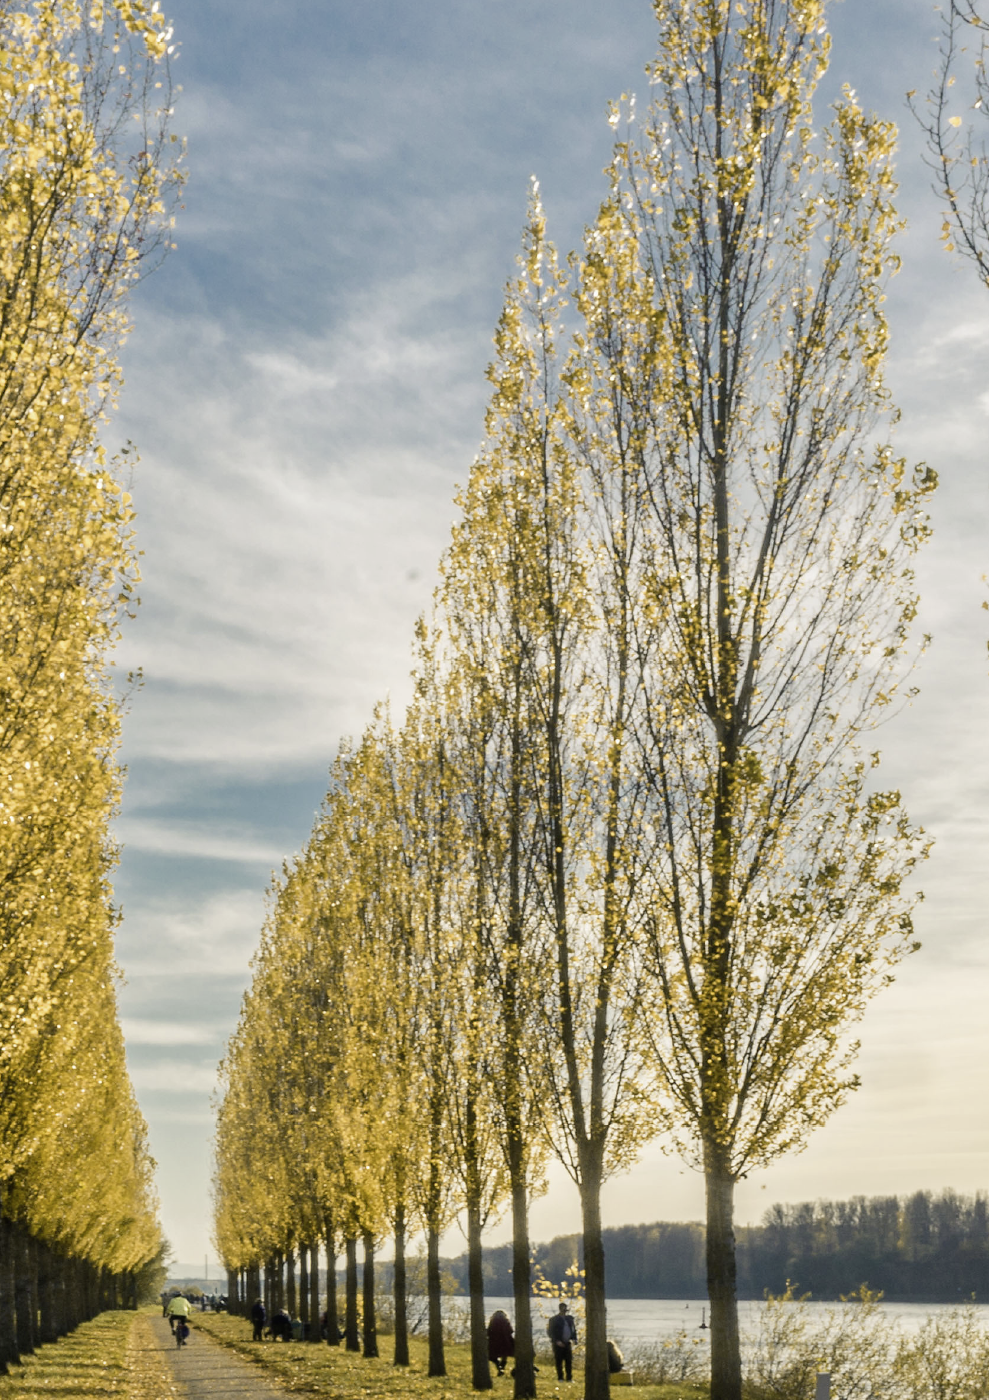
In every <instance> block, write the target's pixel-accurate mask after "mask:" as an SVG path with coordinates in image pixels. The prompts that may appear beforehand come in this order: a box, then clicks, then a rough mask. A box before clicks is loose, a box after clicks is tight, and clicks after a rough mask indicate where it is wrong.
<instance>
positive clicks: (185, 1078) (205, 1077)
mask: <svg viewBox="0 0 989 1400" xmlns="http://www.w3.org/2000/svg"><path fill="white" fill-rule="evenodd" d="M130 1076H131V1080H132V1081H133V1083H134V1087H135V1088H136V1089H137V1090H139V1091H140V1090H141V1089H149V1090H153V1091H154V1092H155V1093H159V1094H161V1093H166V1094H211V1093H212V1092H213V1090H214V1089H215V1088H216V1069H215V1067H213V1066H208V1065H187V1064H183V1063H182V1061H181V1060H175V1061H167V1060H162V1061H160V1062H159V1063H158V1064H141V1065H132V1066H131V1071H130ZM194 1121H196V1122H199V1121H201V1120H200V1119H199V1118H198V1117H197V1118H196V1119H195V1120H194Z"/></svg>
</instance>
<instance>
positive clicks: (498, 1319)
mask: <svg viewBox="0 0 989 1400" xmlns="http://www.w3.org/2000/svg"><path fill="white" fill-rule="evenodd" d="M183 1301H184V1300H183ZM251 1322H252V1324H253V1326H254V1340H255V1341H256V1342H260V1341H261V1339H262V1337H263V1335H264V1331H265V1324H266V1323H267V1322H268V1311H267V1309H266V1308H265V1305H264V1300H263V1299H261V1298H258V1299H257V1301H256V1302H255V1304H254V1306H253V1307H252V1308H251ZM301 1329H302V1324H301V1323H299V1322H294V1321H293V1319H292V1317H291V1316H290V1314H289V1313H288V1312H287V1311H286V1309H285V1308H279V1310H278V1312H276V1313H275V1314H274V1316H273V1317H272V1319H271V1323H270V1325H269V1327H268V1332H269V1335H270V1336H271V1337H272V1339H273V1340H275V1341H277V1340H279V1339H281V1340H282V1341H286V1342H290V1341H292V1340H293V1338H294V1337H299V1336H300V1335H301ZM546 1335H547V1337H548V1338H549V1341H550V1346H551V1347H552V1349H553V1362H554V1365H555V1366H556V1375H557V1379H558V1380H561V1381H572V1380H573V1349H574V1346H575V1344H576V1342H577V1319H576V1318H575V1317H574V1316H573V1314H572V1313H571V1312H570V1310H569V1308H568V1307H567V1304H566V1303H561V1304H560V1306H559V1309H558V1310H557V1312H556V1314H555V1316H554V1317H551V1318H550V1320H549V1322H548V1323H547V1324H546ZM514 1355H515V1330H514V1328H513V1327H512V1323H511V1319H510V1318H509V1316H508V1314H507V1313H506V1312H503V1311H502V1309H501V1308H498V1309H497V1311H495V1312H493V1313H492V1314H491V1319H490V1321H489V1322H488V1358H489V1360H490V1361H491V1363H492V1364H493V1365H494V1367H495V1369H496V1370H497V1372H498V1375H499V1376H503V1375H504V1374H505V1367H506V1366H507V1365H508V1363H509V1361H510V1360H511V1359H512V1357H513V1356H514ZM622 1364H623V1363H622V1355H621V1352H620V1351H619V1350H618V1348H617V1347H616V1346H615V1344H614V1342H611V1341H609V1343H608V1369H609V1370H610V1371H620V1370H621V1369H622ZM513 1374H514V1373H513Z"/></svg>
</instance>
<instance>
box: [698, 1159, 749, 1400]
mask: <svg viewBox="0 0 989 1400" xmlns="http://www.w3.org/2000/svg"><path fill="white" fill-rule="evenodd" d="M704 1183H705V1187H706V1191H707V1296H708V1300H709V1302H710V1305H711V1400H742V1355H741V1348H740V1346H739V1340H738V1300H737V1296H736V1286H735V1285H736V1277H735V1218H734V1217H735V1181H734V1178H733V1177H732V1175H731V1173H730V1172H729V1171H728V1169H727V1167H726V1166H725V1164H724V1162H723V1161H722V1160H721V1154H720V1153H719V1151H718V1149H717V1147H716V1146H713V1145H711V1144H705V1152H704Z"/></svg>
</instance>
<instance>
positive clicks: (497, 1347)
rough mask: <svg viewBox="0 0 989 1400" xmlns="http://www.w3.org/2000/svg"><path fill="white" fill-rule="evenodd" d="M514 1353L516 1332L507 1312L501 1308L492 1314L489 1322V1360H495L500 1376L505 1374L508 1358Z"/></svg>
mask: <svg viewBox="0 0 989 1400" xmlns="http://www.w3.org/2000/svg"><path fill="white" fill-rule="evenodd" d="M514 1355H515V1333H514V1331H513V1330H512V1324H511V1322H509V1320H508V1315H507V1313H503V1312H502V1310H501V1308H499V1309H498V1311H497V1312H493V1313H492V1314H491V1321H490V1322H489V1323H488V1360H489V1361H493V1362H494V1364H495V1366H496V1367H497V1369H498V1374H499V1376H503V1375H504V1374H505V1364H506V1362H507V1361H508V1358H509V1357H510V1356H514Z"/></svg>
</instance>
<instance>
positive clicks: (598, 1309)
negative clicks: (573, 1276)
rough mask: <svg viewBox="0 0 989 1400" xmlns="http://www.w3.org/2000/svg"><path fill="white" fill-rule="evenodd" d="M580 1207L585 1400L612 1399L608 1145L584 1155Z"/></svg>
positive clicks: (590, 1150) (589, 1149) (593, 1149)
mask: <svg viewBox="0 0 989 1400" xmlns="http://www.w3.org/2000/svg"><path fill="white" fill-rule="evenodd" d="M581 1156H582V1158H583V1161H582V1164H581V1183H580V1209H581V1224H582V1227H583V1233H584V1306H585V1314H584V1400H608V1397H609V1394H610V1391H611V1382H610V1379H609V1373H608V1315H607V1307H606V1304H605V1275H604V1238H603V1236H602V1234H601V1179H602V1176H603V1175H604V1160H603V1158H604V1145H603V1144H601V1146H600V1148H595V1147H588V1148H585V1150H584V1151H583V1152H582V1154H581Z"/></svg>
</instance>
